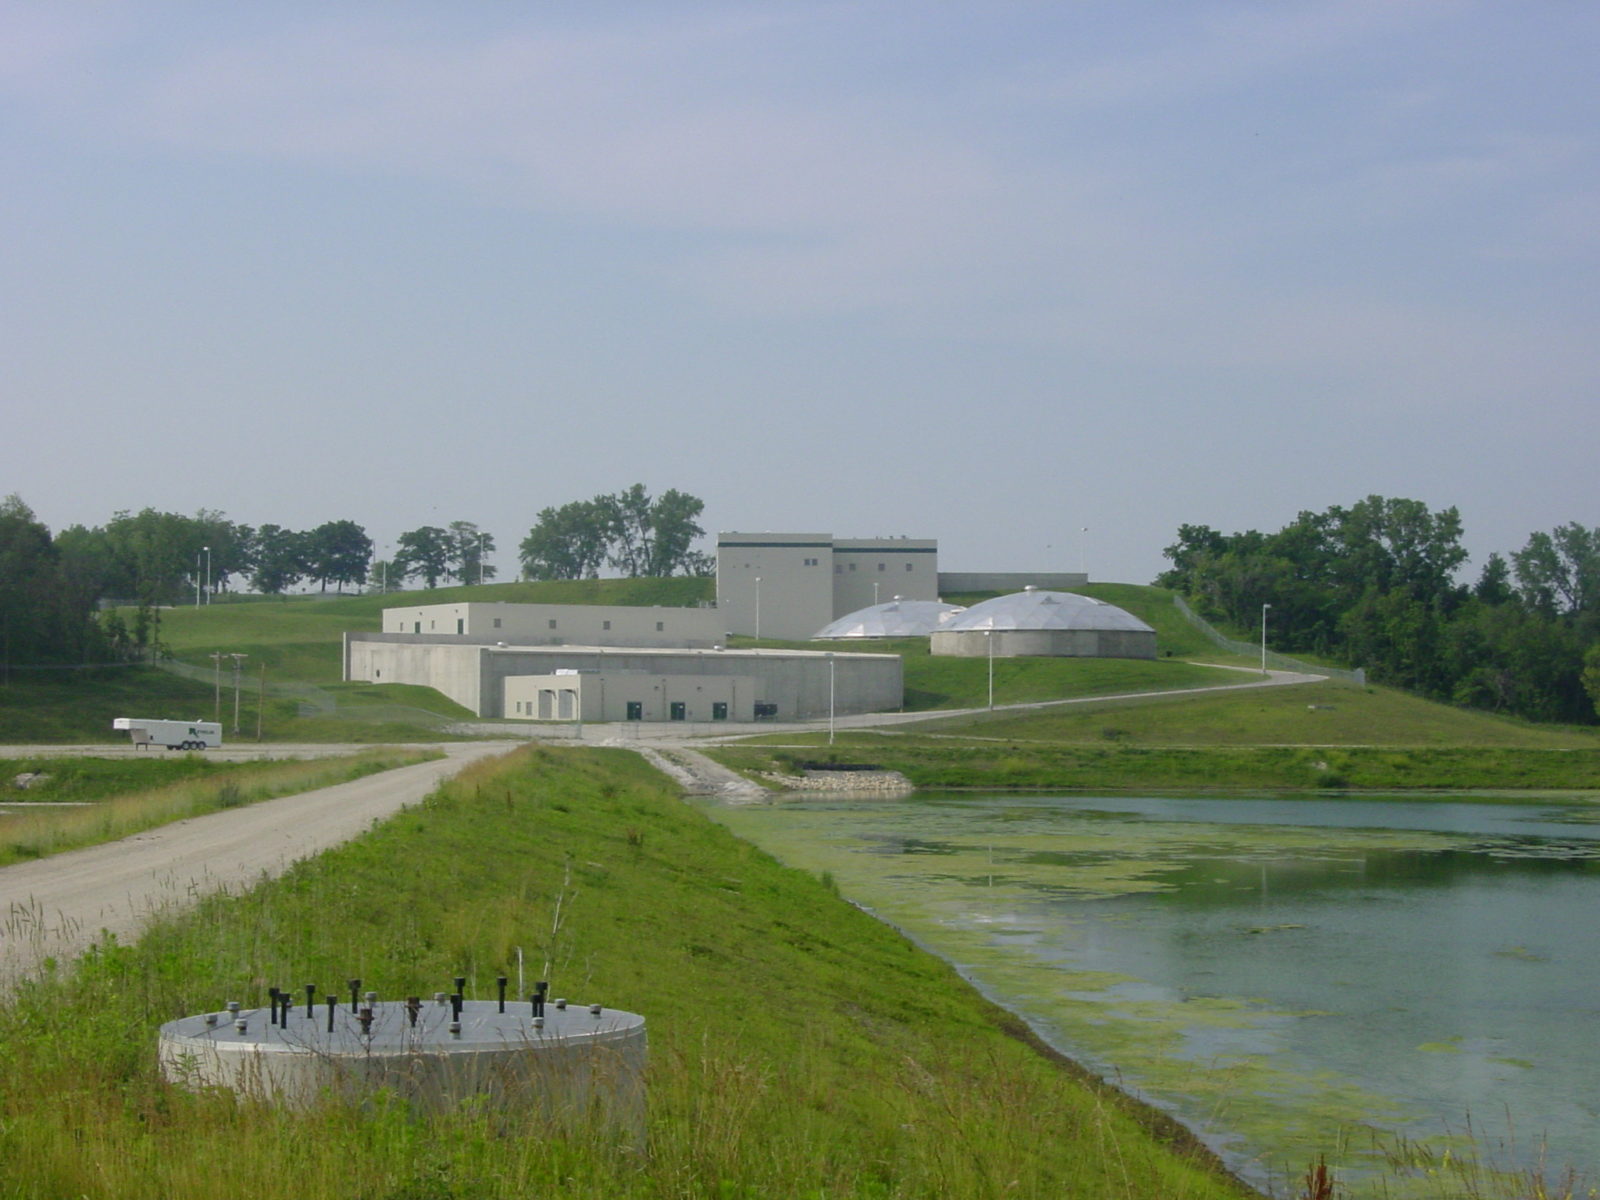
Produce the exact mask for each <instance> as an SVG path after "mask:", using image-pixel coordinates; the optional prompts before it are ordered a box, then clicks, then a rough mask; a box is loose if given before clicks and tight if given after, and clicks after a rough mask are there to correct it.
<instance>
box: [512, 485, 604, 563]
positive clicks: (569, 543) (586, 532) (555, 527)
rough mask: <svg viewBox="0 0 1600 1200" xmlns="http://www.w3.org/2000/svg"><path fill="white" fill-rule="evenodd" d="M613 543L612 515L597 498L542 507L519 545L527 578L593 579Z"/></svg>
mask: <svg viewBox="0 0 1600 1200" xmlns="http://www.w3.org/2000/svg"><path fill="white" fill-rule="evenodd" d="M610 544H611V515H610V512H609V511H608V509H607V508H606V507H605V506H604V505H602V504H600V503H599V501H598V500H574V501H572V502H571V503H570V504H563V505H562V506H561V507H560V508H546V509H542V510H541V511H540V512H539V514H538V517H537V518H536V520H535V524H534V526H533V528H532V529H530V530H529V531H528V536H527V537H525V538H523V539H522V544H521V545H520V546H519V547H518V557H519V558H520V559H521V562H522V574H523V578H525V579H593V578H594V577H595V576H596V575H598V574H599V573H600V568H601V567H602V566H603V565H604V564H605V561H606V551H607V548H608V547H609V546H610Z"/></svg>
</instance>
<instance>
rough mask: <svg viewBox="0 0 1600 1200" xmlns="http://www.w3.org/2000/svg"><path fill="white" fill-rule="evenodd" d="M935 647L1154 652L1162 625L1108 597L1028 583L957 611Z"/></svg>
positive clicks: (977, 654)
mask: <svg viewBox="0 0 1600 1200" xmlns="http://www.w3.org/2000/svg"><path fill="white" fill-rule="evenodd" d="M930 649H931V650H932V652H933V653H934V654H944V655H954V656H958V657H963V658H983V657H985V656H987V655H991V654H992V655H993V656H994V657H995V658H1025V657H1041V658H1044V657H1064V658H1154V657H1155V656H1156V631H1155V630H1154V629H1152V628H1151V627H1150V626H1148V625H1146V624H1145V623H1144V622H1143V621H1141V620H1139V618H1138V617H1136V616H1134V615H1133V614H1132V613H1130V612H1128V611H1127V610H1126V609H1122V608H1118V607H1117V606H1116V605H1115V604H1107V603H1106V602H1105V601H1104V600H1096V599H1094V597H1092V596H1080V595H1078V594H1077V593H1076V592H1051V591H1041V590H1040V589H1038V588H1028V589H1027V590H1025V591H1021V592H1013V593H1012V594H1011V595H1009V596H996V597H995V598H994V599H993V600H985V601H984V602H983V603H981V604H974V605H973V606H972V607H971V608H969V609H967V610H966V611H965V612H963V613H959V614H957V615H956V616H954V617H951V618H950V620H949V621H947V622H946V623H945V624H944V626H943V627H942V628H940V629H938V630H936V631H935V632H934V634H933V637H932V639H931V642H930Z"/></svg>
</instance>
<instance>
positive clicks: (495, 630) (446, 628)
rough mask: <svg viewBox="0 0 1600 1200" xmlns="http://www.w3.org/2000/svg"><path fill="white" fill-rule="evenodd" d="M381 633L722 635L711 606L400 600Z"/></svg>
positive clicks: (609, 642) (673, 640) (671, 639)
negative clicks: (405, 602) (416, 602)
mask: <svg viewBox="0 0 1600 1200" xmlns="http://www.w3.org/2000/svg"><path fill="white" fill-rule="evenodd" d="M383 631H384V632H385V633H410V634H435V635H443V636H447V637H472V638H479V639H487V640H493V641H503V642H506V643H510V644H515V645H519V646H540V645H542V646H703V647H708V648H709V647H711V646H715V645H717V644H718V643H719V642H721V641H722V640H723V635H724V633H725V632H726V631H725V630H724V629H723V628H722V619H721V618H720V617H719V616H718V615H717V611H716V610H715V609H712V608H665V607H662V608H641V607H637V606H631V605H620V604H488V603H483V602H476V601H475V602H470V603H461V604H421V605H405V606H397V607H395V608H386V609H384V610H383Z"/></svg>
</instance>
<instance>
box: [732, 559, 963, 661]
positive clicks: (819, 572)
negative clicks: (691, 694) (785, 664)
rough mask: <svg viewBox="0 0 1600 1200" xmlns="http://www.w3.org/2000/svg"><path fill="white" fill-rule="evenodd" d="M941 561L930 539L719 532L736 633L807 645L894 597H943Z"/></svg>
mask: <svg viewBox="0 0 1600 1200" xmlns="http://www.w3.org/2000/svg"><path fill="white" fill-rule="evenodd" d="M938 558H939V548H938V543H937V542H935V541H934V540H932V539H931V538H835V537H834V536H833V535H832V534H830V533H719V534H718V535H717V611H718V613H719V614H720V615H721V618H722V622H723V627H724V629H726V630H727V631H728V632H730V633H738V634H745V635H748V636H750V637H762V638H779V639H782V640H785V641H805V640H807V639H808V638H811V637H813V636H815V634H816V633H817V631H818V630H819V629H821V628H822V627H823V626H824V625H827V624H828V623H829V622H830V621H833V620H834V619H835V618H837V617H842V616H844V615H845V614H846V613H851V612H854V611H856V610H857V609H860V608H866V607H867V606H869V605H873V604H878V603H882V602H885V601H888V600H889V599H890V598H892V597H894V596H900V597H903V598H904V599H906V600H937V599H938V598H939V563H938Z"/></svg>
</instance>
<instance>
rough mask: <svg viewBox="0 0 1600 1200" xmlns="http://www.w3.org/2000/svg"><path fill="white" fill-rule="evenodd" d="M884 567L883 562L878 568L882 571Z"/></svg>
mask: <svg viewBox="0 0 1600 1200" xmlns="http://www.w3.org/2000/svg"><path fill="white" fill-rule="evenodd" d="M883 569H884V568H883V564H882V563H879V564H878V570H880V571H881V570H883Z"/></svg>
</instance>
